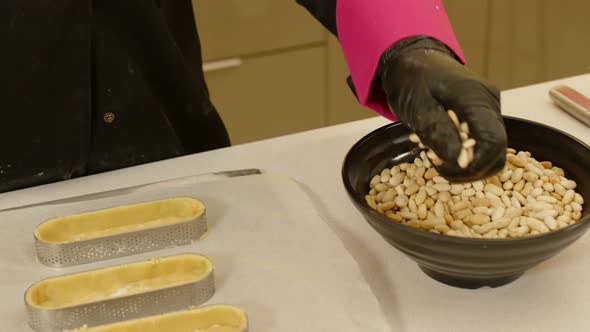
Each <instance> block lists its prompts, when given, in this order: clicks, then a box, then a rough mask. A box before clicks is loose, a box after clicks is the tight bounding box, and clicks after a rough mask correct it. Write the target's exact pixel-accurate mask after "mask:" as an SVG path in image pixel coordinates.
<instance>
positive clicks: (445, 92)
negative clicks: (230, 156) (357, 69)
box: [379, 37, 507, 182]
mask: <svg viewBox="0 0 590 332" xmlns="http://www.w3.org/2000/svg"><path fill="white" fill-rule="evenodd" d="M379 76H380V79H381V85H382V87H383V89H384V91H385V93H386V95H387V99H388V102H389V105H390V108H391V109H392V111H393V112H394V114H395V115H396V116H397V117H398V118H399V119H400V120H401V121H402V122H404V123H405V124H406V125H408V126H409V127H410V129H411V130H412V131H413V132H415V133H416V134H418V136H419V137H420V139H421V140H422V142H423V143H424V144H425V145H426V146H428V147H429V148H431V149H432V150H433V151H434V152H435V153H436V154H437V155H438V156H439V157H440V158H441V159H442V160H443V161H444V163H443V164H442V165H441V166H438V167H437V170H438V171H439V173H440V174H441V175H442V176H443V177H445V178H447V179H448V180H450V181H454V182H467V181H475V180H480V179H483V178H486V177H489V176H493V175H495V174H496V173H497V172H499V171H500V170H502V168H503V167H504V164H505V162H506V147H507V136H506V130H505V128H504V123H503V120H502V116H501V114H500V94H499V92H498V90H497V89H496V88H495V87H493V86H491V85H490V84H488V83H486V82H484V81H482V80H481V79H480V78H479V77H478V76H477V75H476V74H475V73H473V72H471V71H470V70H468V69H467V68H466V67H464V66H463V65H462V64H461V63H460V62H459V61H457V60H456V59H455V58H454V55H453V53H451V51H450V50H448V49H447V48H446V47H445V46H444V45H443V44H441V43H439V42H438V41H436V40H434V39H430V38H427V37H413V38H410V39H406V40H403V41H401V42H399V43H397V44H395V45H394V46H392V47H391V48H390V49H389V50H387V51H386V52H385V53H384V54H383V56H382V57H381V62H380V65H379ZM447 110H454V111H455V113H456V114H457V115H458V117H459V120H460V121H461V122H467V123H468V124H469V129H470V135H471V137H472V138H474V139H475V140H476V142H477V145H476V146H475V154H474V159H473V161H472V162H471V164H470V165H469V166H468V167H467V168H465V169H463V168H461V167H459V165H458V163H457V158H458V156H459V153H460V151H461V140H460V137H459V134H458V131H457V129H456V127H455V125H454V124H453V122H452V121H451V119H450V118H449V116H448V114H447Z"/></svg>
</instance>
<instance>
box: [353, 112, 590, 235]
mask: <svg viewBox="0 0 590 332" xmlns="http://www.w3.org/2000/svg"><path fill="white" fill-rule="evenodd" d="M502 117H503V118H504V119H508V120H513V121H520V122H525V123H528V124H532V125H535V126H541V127H545V128H546V129H550V130H553V131H556V132H558V133H560V134H562V135H564V136H566V137H567V138H569V139H571V140H572V141H574V142H575V143H577V144H579V145H581V146H582V147H583V148H585V149H586V150H588V152H590V146H589V145H588V144H586V143H584V142H582V141H581V140H579V139H578V138H576V137H573V136H572V135H570V134H568V133H566V132H564V131H563V130H560V129H557V128H554V127H552V126H549V125H546V124H543V123H539V122H536V121H532V120H528V119H523V118H518V117H514V116H506V115H503V116H502ZM398 126H403V123H402V122H401V121H396V122H392V123H388V124H386V125H384V126H381V127H379V128H377V129H375V130H373V131H371V132H369V133H368V134H366V135H365V136H363V137H362V138H361V139H360V140H358V141H357V142H356V143H355V144H354V145H353V146H352V147H351V148H350V149H349V150H348V152H347V153H346V156H345V157H344V162H343V163H342V169H341V176H342V180H343V182H344V187H345V189H346V192H347V193H348V195H349V196H350V198H351V199H352V200H353V201H354V203H355V204H356V205H357V206H359V207H362V209H364V210H365V211H367V212H368V213H371V214H372V215H374V216H375V217H377V219H376V220H377V221H379V224H381V225H382V226H383V227H392V228H393V229H396V228H398V227H399V229H400V230H402V231H406V232H410V233H412V234H414V235H416V236H419V237H425V238H427V239H431V240H436V241H440V240H442V241H447V242H449V243H454V244H477V245H505V244H507V243H511V244H517V243H518V244H526V243H527V242H534V241H539V240H543V239H550V238H554V237H559V236H560V235H562V234H565V233H570V232H574V231H575V230H577V229H578V228H587V227H588V226H590V224H589V223H590V218H586V219H584V218H582V219H580V220H579V221H577V222H576V223H574V224H572V225H568V226H566V227H564V228H560V229H558V230H555V231H551V232H548V233H543V234H539V235H532V236H526V237H519V238H506V239H498V238H496V239H487V238H465V237H458V236H450V235H445V234H435V233H432V232H427V231H424V230H421V229H416V228H414V227H411V226H407V225H404V224H400V223H398V222H395V221H393V220H391V219H389V218H387V217H386V216H385V215H382V214H380V213H379V212H377V211H376V210H374V209H372V208H370V207H369V206H367V203H366V202H365V201H364V199H361V198H360V197H358V195H356V192H355V190H354V189H353V188H352V184H351V183H350V181H349V180H348V177H347V175H346V173H347V172H348V166H349V160H350V157H351V155H352V153H353V152H354V151H355V150H356V149H358V147H359V146H360V145H362V144H365V142H366V141H368V140H369V139H371V138H372V137H373V136H375V135H377V134H380V133H381V132H382V131H384V130H386V129H387V128H390V127H398ZM363 197H364V196H363ZM368 223H369V224H371V222H370V221H368ZM373 227H374V226H373ZM401 227H403V229H402V228H401ZM378 233H380V232H378Z"/></svg>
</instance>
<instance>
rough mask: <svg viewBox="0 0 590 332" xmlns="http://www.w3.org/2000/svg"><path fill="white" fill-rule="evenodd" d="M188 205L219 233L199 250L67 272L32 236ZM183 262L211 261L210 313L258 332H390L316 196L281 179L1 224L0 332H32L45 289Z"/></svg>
mask: <svg viewBox="0 0 590 332" xmlns="http://www.w3.org/2000/svg"><path fill="white" fill-rule="evenodd" d="M184 195H188V196H193V197H197V198H199V199H201V200H203V201H204V202H205V204H206V206H207V215H208V223H209V226H210V232H209V234H208V235H207V237H206V238H205V239H203V240H201V241H200V242H197V243H195V244H193V245H190V246H185V247H179V248H174V249H167V250H161V251H157V252H153V253H147V254H142V255H135V256H130V257H126V258H120V259H114V260H108V261H104V262H100V263H94V264H87V265H82V266H77V267H72V268H67V269H54V268H49V267H45V266H43V265H41V264H40V263H38V262H37V261H36V258H35V251H34V246H33V244H34V242H33V235H32V234H33V230H34V228H35V227H36V226H37V225H38V224H39V223H40V222H41V221H43V220H44V219H47V218H51V217H56V216H62V215H67V214H71V213H76V212H82V211H87V210H95V209H100V208H106V207H111V206H115V205H122V204H130V203H135V202H140V201H147V200H154V199H160V198H166V197H175V196H184ZM183 252H196V253H200V254H204V255H207V256H209V257H211V259H212V260H213V263H214V266H215V279H216V288H217V291H216V293H215V295H214V296H213V298H212V299H211V300H210V301H209V303H208V304H216V303H224V304H233V305H237V306H239V307H241V308H243V309H244V310H245V311H246V312H247V314H248V317H249V320H250V331H252V332H267V331H281V332H289V331H330V332H336V331H338V332H343V331H366V332H371V331H389V328H388V327H387V323H386V321H385V319H384V317H383V315H382V313H381V310H380V309H379V306H378V304H377V301H376V299H375V297H374V296H373V294H372V293H371V291H370V289H369V287H368V285H367V284H366V283H365V281H364V279H363V277H362V276H361V272H360V270H359V268H358V266H357V264H356V262H355V261H354V260H353V259H352V257H351V256H350V255H349V254H348V252H347V251H346V250H345V248H344V247H343V246H342V244H341V242H340V240H339V239H338V238H337V237H336V236H335V235H334V234H333V233H332V231H331V230H330V229H329V227H328V226H327V225H326V224H325V223H324V221H323V220H322V219H321V218H320V217H319V215H318V213H317V212H316V211H315V210H314V208H313V205H312V202H311V201H310V199H309V198H308V196H307V195H306V194H305V193H304V192H303V191H302V190H301V188H300V187H299V185H298V184H297V183H295V182H294V181H292V180H290V179H289V178H286V177H279V176H272V175H253V176H246V177H239V178H233V179H227V180H218V181H212V182H206V183H201V184H198V185H193V186H175V187H169V188H159V189H158V190H157V191H154V192H142V193H141V194H135V195H134V194H130V195H126V196H119V197H115V198H105V199H100V200H94V201H91V202H78V203H71V204H66V205H60V206H48V207H36V208H31V209H27V210H21V211H12V212H7V213H4V214H0V294H1V296H0V331H7V332H8V331H11V332H12V331H30V330H29V328H28V326H27V324H26V312H25V307H24V300H23V295H24V292H25V290H26V289H27V288H28V287H29V286H30V285H32V284H33V283H35V282H36V281H38V280H40V279H43V278H47V277H50V276H56V275H61V274H66V273H72V272H77V271H82V270H90V269H95V268H98V267H104V266H111V265H116V264H121V263H126V262H134V261H140V260H144V259H147V258H150V257H158V256H166V255H171V254H175V253H183Z"/></svg>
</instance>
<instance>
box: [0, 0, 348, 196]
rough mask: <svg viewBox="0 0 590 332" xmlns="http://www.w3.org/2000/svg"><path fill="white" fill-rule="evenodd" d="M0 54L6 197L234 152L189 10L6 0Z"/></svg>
mask: <svg viewBox="0 0 590 332" xmlns="http://www.w3.org/2000/svg"><path fill="white" fill-rule="evenodd" d="M219 1H223V0H219ZM298 2H299V3H301V4H302V5H304V6H306V7H307V8H308V9H309V10H310V12H311V13H312V14H313V15H314V16H315V17H316V18H318V19H319V20H320V22H321V23H322V24H324V26H326V27H328V29H329V30H330V31H332V33H335V32H336V23H335V9H336V0H328V1H322V0H300V1H298ZM195 5H196V6H197V8H196V10H198V1H195ZM0 45H1V48H0V97H1V98H0V112H2V114H3V116H2V118H1V120H0V192H3V191H9V190H14V189H19V188H24V187H29V186H35V185H40V184H44V183H49V182H55V181H60V180H64V179H70V178H73V177H78V176H83V175H88V174H95V173H100V172H104V171H107V170H113V169H119V168H123V167H128V166H133V165H138V164H142V163H147V162H152V161H157V160H162V159H168V158H173V157H177V156H182V155H185V154H190V153H197V152H201V151H207V150H212V149H216V148H221V147H225V146H228V145H229V144H230V142H229V138H228V134H227V132H226V130H225V127H224V125H223V122H222V120H221V118H220V117H219V115H218V114H217V112H216V111H215V108H214V106H213V105H212V103H211V101H210V99H209V94H208V91H207V85H206V83H205V80H204V77H203V72H202V69H201V68H202V60H201V48H200V44H199V37H198V33H197V30H196V24H195V20H194V15H193V6H192V3H191V0H3V1H0ZM228 97H231V96H228ZM261 121H263V119H261Z"/></svg>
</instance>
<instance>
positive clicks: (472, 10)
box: [193, 0, 590, 144]
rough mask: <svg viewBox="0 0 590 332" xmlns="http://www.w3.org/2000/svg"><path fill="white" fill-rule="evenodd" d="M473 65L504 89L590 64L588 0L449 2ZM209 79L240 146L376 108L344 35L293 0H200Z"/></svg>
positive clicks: (344, 119)
mask: <svg viewBox="0 0 590 332" xmlns="http://www.w3.org/2000/svg"><path fill="white" fill-rule="evenodd" d="M443 2H444V3H445V6H446V7H447V11H448V13H449V16H450V18H451V22H452V23H453V26H454V29H455V32H456V33H457V36H458V38H459V41H460V42H461V45H462V47H463V50H464V51H465V53H466V56H467V58H468V66H469V67H470V68H471V69H472V70H474V71H475V72H477V73H479V74H480V75H482V76H484V77H486V78H487V79H489V80H490V81H492V82H493V83H495V84H497V85H498V86H499V87H500V88H502V89H508V88H513V87H518V86H523V85H528V84H532V83H537V82H542V81H546V80H550V79H556V78H560V77H565V76H571V75H576V74H581V73H586V72H588V71H589V67H590V45H589V44H588V43H585V42H584V41H585V40H587V37H586V36H585V35H586V33H587V32H588V31H590V20H586V19H585V16H587V13H588V12H590V1H588V0H560V1H555V0H443ZM193 4H194V6H195V12H196V17H197V24H198V25H199V31H200V33H201V42H202V44H203V49H204V59H205V61H206V66H207V68H208V69H209V71H208V72H207V73H206V79H207V81H208V84H209V86H210V90H211V94H212V99H213V102H214V103H215V105H216V106H217V108H218V110H219V112H220V113H221V116H222V117H223V118H224V121H225V122H226V124H227V126H228V129H229V131H230V135H231V137H232V141H233V143H234V144H238V143H245V142H251V141H256V140H260V139H265V138H270V137H275V136H279V135H285V134H290V133H294V132H299V131H303V130H307V129H313V128H318V127H323V126H327V125H333V124H338V123H343V122H348V121H354V120H357V119H362V118H366V117H369V116H374V113H372V112H371V111H369V110H366V109H365V108H362V107H360V106H358V105H357V103H356V101H355V99H354V97H353V96H352V94H351V92H350V90H349V88H348V86H347V85H346V82H345V79H346V77H347V76H348V71H347V68H346V64H345V61H344V59H343V57H342V54H341V50H340V47H339V45H338V42H337V40H336V39H335V38H334V37H332V36H331V35H329V33H327V32H326V31H325V30H324V29H323V27H322V26H321V25H320V24H319V23H317V22H315V21H314V20H313V18H312V17H311V16H310V15H308V14H307V12H306V11H305V10H304V9H303V8H301V7H300V6H298V5H297V4H296V2H295V1H294V0H248V1H244V0H193Z"/></svg>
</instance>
